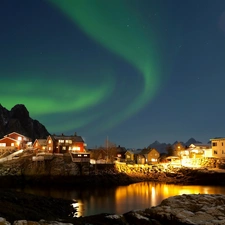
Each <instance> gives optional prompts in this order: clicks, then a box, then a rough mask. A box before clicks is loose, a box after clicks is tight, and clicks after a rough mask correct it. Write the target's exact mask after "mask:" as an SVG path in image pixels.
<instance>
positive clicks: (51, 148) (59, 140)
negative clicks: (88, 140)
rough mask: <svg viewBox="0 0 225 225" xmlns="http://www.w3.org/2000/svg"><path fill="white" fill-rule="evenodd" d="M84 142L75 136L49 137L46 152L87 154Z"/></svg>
mask: <svg viewBox="0 0 225 225" xmlns="http://www.w3.org/2000/svg"><path fill="white" fill-rule="evenodd" d="M85 146H86V144H85V143H84V140H83V138H82V137H81V136H77V135H76V133H75V134H74V135H64V134H61V135H49V136H48V138H47V146H46V151H47V152H50V153H82V152H85Z"/></svg>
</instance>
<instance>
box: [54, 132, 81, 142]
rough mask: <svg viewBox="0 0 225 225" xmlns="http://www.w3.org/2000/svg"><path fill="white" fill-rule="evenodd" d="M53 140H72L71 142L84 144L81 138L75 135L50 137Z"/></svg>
mask: <svg viewBox="0 0 225 225" xmlns="http://www.w3.org/2000/svg"><path fill="white" fill-rule="evenodd" d="M50 136H51V137H52V139H55V140H72V141H73V142H84V140H83V138H82V137H81V136H77V135H63V134H62V135H50Z"/></svg>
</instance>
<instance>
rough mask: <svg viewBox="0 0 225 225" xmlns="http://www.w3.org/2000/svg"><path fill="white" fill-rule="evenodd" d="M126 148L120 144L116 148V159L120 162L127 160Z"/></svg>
mask: <svg viewBox="0 0 225 225" xmlns="http://www.w3.org/2000/svg"><path fill="white" fill-rule="evenodd" d="M126 151H127V150H126V148H125V147H121V146H120V145H119V146H118V147H117V148H116V156H115V159H116V160H117V161H119V162H124V161H125V153H126Z"/></svg>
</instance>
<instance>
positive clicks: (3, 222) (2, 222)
mask: <svg viewBox="0 0 225 225" xmlns="http://www.w3.org/2000/svg"><path fill="white" fill-rule="evenodd" d="M0 225H10V223H9V222H8V221H6V219H5V218H2V217H0Z"/></svg>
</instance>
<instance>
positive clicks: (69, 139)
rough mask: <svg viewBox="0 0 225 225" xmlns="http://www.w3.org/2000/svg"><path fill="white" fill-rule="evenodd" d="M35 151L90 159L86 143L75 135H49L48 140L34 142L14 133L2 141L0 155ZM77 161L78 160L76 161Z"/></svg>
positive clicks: (0, 141)
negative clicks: (20, 151) (19, 151)
mask: <svg viewBox="0 0 225 225" xmlns="http://www.w3.org/2000/svg"><path fill="white" fill-rule="evenodd" d="M21 149H23V150H26V149H28V150H33V152H34V153H36V155H38V154H65V153H70V154H73V155H75V156H77V157H81V158H82V157H83V156H84V155H85V157H87V158H90V157H89V154H87V152H86V143H85V142H84V140H83V138H82V137H81V136H77V134H76V133H75V134H74V135H64V134H61V135H55V134H53V135H49V136H48V137H47V138H46V139H36V140H35V141H34V142H32V140H31V138H29V137H26V136H24V135H22V134H19V133H17V132H12V133H9V134H7V135H5V136H4V137H3V138H1V139H0V154H3V153H4V152H6V151H9V152H13V151H15V150H21ZM74 160H75V161H76V159H74Z"/></svg>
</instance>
